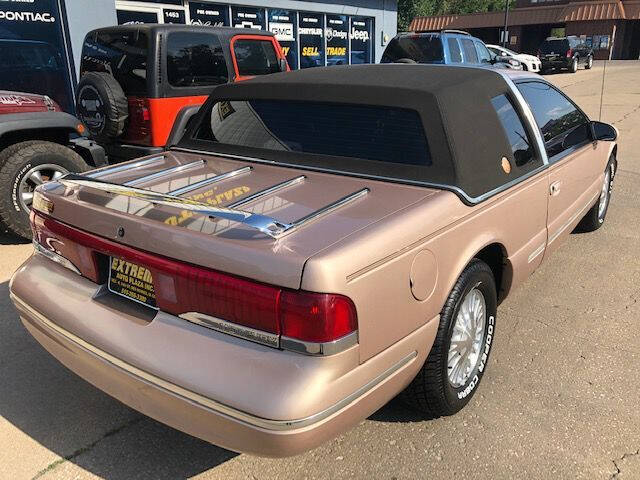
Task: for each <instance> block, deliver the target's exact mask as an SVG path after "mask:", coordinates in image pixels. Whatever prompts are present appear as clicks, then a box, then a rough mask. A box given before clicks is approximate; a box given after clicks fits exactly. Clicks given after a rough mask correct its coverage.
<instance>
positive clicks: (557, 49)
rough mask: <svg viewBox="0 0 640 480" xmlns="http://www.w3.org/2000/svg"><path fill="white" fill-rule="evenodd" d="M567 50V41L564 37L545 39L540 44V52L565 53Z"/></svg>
mask: <svg viewBox="0 0 640 480" xmlns="http://www.w3.org/2000/svg"><path fill="white" fill-rule="evenodd" d="M567 50H569V42H568V41H567V40H566V39H559V40H546V41H545V42H544V43H543V44H542V45H541V46H540V53H565V52H566V51H567Z"/></svg>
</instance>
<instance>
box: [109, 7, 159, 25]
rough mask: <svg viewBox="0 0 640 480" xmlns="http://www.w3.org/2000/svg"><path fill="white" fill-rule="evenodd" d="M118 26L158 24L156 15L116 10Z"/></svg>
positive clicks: (154, 13) (147, 12) (140, 11)
mask: <svg viewBox="0 0 640 480" xmlns="http://www.w3.org/2000/svg"><path fill="white" fill-rule="evenodd" d="M116 15H117V17H118V25H135V24H136V23H158V13H157V12H150V11H142V10H120V9H118V10H116Z"/></svg>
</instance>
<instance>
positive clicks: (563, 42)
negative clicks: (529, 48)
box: [538, 35, 593, 73]
mask: <svg viewBox="0 0 640 480" xmlns="http://www.w3.org/2000/svg"><path fill="white" fill-rule="evenodd" d="M538 58H539V59H540V61H541V62H542V72H543V73H544V72H548V71H550V70H556V69H567V70H569V71H570V72H571V73H576V72H577V71H578V65H580V64H583V65H584V68H586V69H587V70H588V69H590V68H591V67H592V66H593V49H592V48H591V47H589V46H587V44H586V43H584V42H583V41H582V40H580V38H579V37H576V36H573V35H572V36H568V37H549V38H547V39H546V40H545V41H544V42H542V45H540V48H539V49H538Z"/></svg>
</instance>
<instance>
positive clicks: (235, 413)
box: [10, 293, 418, 431]
mask: <svg viewBox="0 0 640 480" xmlns="http://www.w3.org/2000/svg"><path fill="white" fill-rule="evenodd" d="M10 297H11V300H12V301H13V303H14V304H15V305H16V307H17V309H18V310H19V311H21V313H22V312H25V313H26V314H27V315H29V316H30V317H31V320H32V321H33V320H35V321H37V322H39V323H40V324H41V325H42V326H43V327H45V328H48V329H49V330H51V331H53V332H54V333H56V334H58V335H60V336H61V337H63V338H64V339H65V340H66V341H68V342H71V343H73V344H75V345H76V346H77V347H79V348H81V349H82V350H84V351H85V352H87V353H88V354H90V355H93V356H95V357H97V358H99V359H101V360H103V361H105V362H107V363H109V364H111V365H112V366H113V367H115V368H117V369H119V370H122V371H123V372H124V373H127V374H129V375H131V376H133V377H135V378H137V379H138V380H141V381H144V382H146V383H148V384H150V385H152V386H154V387H156V388H159V389H162V390H164V391H166V392H169V393H171V394H174V395H177V396H178V397H180V398H182V399H184V400H185V401H188V402H191V403H194V404H196V405H198V406H200V407H202V408H205V409H207V410H210V411H211V412H212V413H216V414H220V415H224V416H226V417H229V418H231V419H233V420H237V421H240V422H243V423H246V424H248V425H250V426H252V427H256V428H262V429H265V430H272V431H289V430H295V429H299V428H304V427H307V426H309V425H313V424H316V423H319V422H321V421H323V420H325V419H326V418H328V417H330V416H331V415H333V414H334V413H337V412H338V411H340V410H342V409H343V408H345V407H346V406H348V405H349V404H350V403H352V402H354V401H356V400H357V399H358V398H360V397H362V396H363V395H365V394H366V393H368V392H369V391H371V390H372V389H373V388H375V387H376V386H377V385H379V384H381V383H382V382H384V381H385V380H386V379H388V378H389V377H391V376H392V375H393V374H395V373H396V372H398V371H399V370H401V369H402V368H403V367H405V366H406V365H408V364H409V363H410V362H411V361H412V360H414V359H415V358H416V357H417V355H418V354H417V352H416V351H412V352H411V353H409V354H408V355H406V356H405V357H404V358H402V359H401V360H400V361H398V362H396V363H395V364H393V365H392V366H391V367H389V368H388V369H387V370H385V371H384V372H382V373H381V374H380V375H378V376H377V377H375V378H373V379H372V380H370V381H369V382H367V383H366V384H364V385H363V386H361V387H360V388H358V389H357V390H356V391H354V392H353V393H352V394H350V395H349V396H347V397H345V398H343V399H342V400H340V401H339V402H337V403H335V404H333V405H332V406H330V407H329V408H327V409H325V410H323V411H321V412H318V413H316V414H314V415H310V416H308V417H304V418H299V419H295V420H271V419H267V418H262V417H258V416H255V415H252V414H250V413H247V412H244V411H242V410H238V409H235V408H233V407H230V406H228V405H225V404H223V403H220V402H217V401H215V400H212V399H210V398H207V397H205V396H203V395H200V394H198V393H195V392H192V391H191V390H187V389H185V388H183V387H180V386H179V385H176V384H174V383H171V382H168V381H166V380H163V379H162V378H160V377H157V376H156V375H153V374H151V373H148V372H146V371H144V370H142V369H140V368H138V367H135V366H133V365H131V364H129V363H126V362H124V361H122V360H120V359H119V358H117V357H114V356H113V355H111V354H109V353H107V352H105V351H104V350H101V349H99V348H97V347H95V346H93V345H91V344H90V343H88V342H86V341H85V340H83V339H82V338H80V337H78V336H77V335H74V334H73V333H71V332H69V331H67V330H66V329H64V328H62V327H60V326H58V325H56V324H55V323H54V322H52V321H51V320H49V319H48V318H46V317H45V316H44V315H42V314H41V313H40V312H38V311H37V310H35V309H34V308H32V307H31V306H29V305H27V304H26V303H25V302H24V301H23V300H21V299H20V298H19V297H17V296H16V295H15V294H13V293H10Z"/></svg>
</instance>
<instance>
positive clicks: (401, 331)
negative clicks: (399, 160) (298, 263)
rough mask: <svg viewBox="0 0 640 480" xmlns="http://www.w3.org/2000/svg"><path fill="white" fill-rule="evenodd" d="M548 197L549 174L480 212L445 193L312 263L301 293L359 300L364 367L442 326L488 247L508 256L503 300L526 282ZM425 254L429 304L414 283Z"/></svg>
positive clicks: (539, 243)
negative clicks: (449, 304) (449, 302)
mask: <svg viewBox="0 0 640 480" xmlns="http://www.w3.org/2000/svg"><path fill="white" fill-rule="evenodd" d="M547 191H548V175H547V173H546V172H545V171H543V172H541V173H539V174H538V175H535V176H533V177H531V178H529V179H527V180H526V181H524V182H522V183H520V184H519V185H517V186H515V187H513V188H511V189H509V190H507V191H505V192H503V193H501V194H499V195H496V196H495V197H493V198H491V199H489V200H487V201H485V202H483V203H481V204H479V205H476V206H467V205H465V204H463V203H462V201H461V200H460V199H459V198H458V197H457V196H456V195H455V194H453V193H450V192H444V191H442V192H439V193H437V194H435V195H432V196H430V197H428V198H426V199H424V200H423V201H422V202H420V203H418V204H416V205H412V206H409V207H407V208H406V209H405V210H403V211H401V212H397V214H395V215H393V216H392V217H390V218H386V219H383V220H382V221H380V222H378V223H376V224H374V225H371V226H370V227H368V228H366V229H364V230H362V231H360V232H357V233H355V234H353V235H351V236H350V237H347V238H346V239H344V240H343V241H341V242H339V243H338V244H336V245H334V246H332V247H329V248H327V249H325V250H324V251H321V252H320V253H318V254H316V255H314V256H313V257H311V258H310V259H309V260H308V261H307V264H306V265H305V268H304V273H303V277H302V288H303V289H305V290H311V291H326V292H335V293H341V294H344V295H347V296H349V297H350V298H352V299H353V301H354V303H355V305H356V308H357V312H358V328H359V341H360V361H361V362H364V361H366V360H367V359H369V358H371V357H372V356H374V355H376V354H377V353H379V352H381V351H382V350H384V349H386V348H388V347H389V346H390V345H392V344H394V343H395V342H397V341H399V340H400V339H402V338H403V337H405V336H406V335H408V334H409V333H410V332H412V331H414V330H416V329H417V328H419V327H420V326H422V325H424V324H425V323H427V322H429V321H431V320H433V319H435V318H437V316H438V315H439V313H440V311H441V309H442V307H443V305H444V303H445V301H446V298H447V296H448V295H449V292H450V291H451V289H452V287H453V285H454V284H455V282H456V280H457V279H458V277H459V275H460V273H461V272H462V270H463V269H464V267H465V266H466V265H467V264H468V263H469V261H470V260H471V259H472V258H473V257H474V256H475V255H476V254H477V252H479V251H480V250H481V249H482V248H484V247H485V246H487V245H490V244H492V243H498V244H500V245H501V246H502V248H503V250H504V252H505V255H506V265H505V267H504V272H505V274H504V278H503V285H502V289H503V294H504V295H506V294H507V293H508V292H509V290H510V289H512V288H513V287H515V286H516V285H518V284H519V283H521V282H522V281H523V280H525V279H526V278H527V277H528V276H529V275H530V274H531V273H532V272H533V271H534V269H535V268H536V267H537V266H538V265H539V264H540V262H541V260H542V255H541V253H542V252H541V251H540V247H541V246H542V247H544V244H545V242H546V218H547ZM536 251H540V254H538V255H535V256H534V253H535V252H536ZM420 252H426V253H423V254H420ZM419 254H420V257H421V258H420V260H419V262H420V265H421V268H426V269H428V270H429V271H428V272H419V273H420V274H421V275H420V278H421V281H422V282H423V283H424V285H423V289H424V290H425V291H426V298H424V299H421V300H416V298H414V296H413V294H412V290H411V285H410V276H411V270H412V265H413V263H414V261H415V260H416V258H417V257H418V255H419ZM532 256H533V258H531V257H532ZM499 288H500V287H499ZM425 348H426V349H427V350H428V349H430V348H431V345H425Z"/></svg>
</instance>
